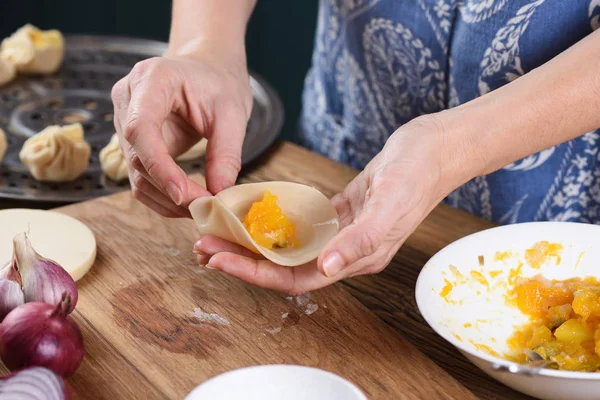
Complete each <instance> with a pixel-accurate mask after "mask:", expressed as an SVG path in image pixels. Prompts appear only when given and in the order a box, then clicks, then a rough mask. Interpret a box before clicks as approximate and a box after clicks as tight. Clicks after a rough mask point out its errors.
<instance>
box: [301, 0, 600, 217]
mask: <svg viewBox="0 0 600 400" xmlns="http://www.w3.org/2000/svg"><path fill="white" fill-rule="evenodd" d="M599 26H600V0H321V4H320V16H319V22H318V28H317V35H316V39H315V52H314V55H313V64H312V68H311V70H310V71H309V73H308V76H307V78H306V83H305V90H304V95H303V101H304V108H303V112H302V116H301V119H300V124H299V125H300V136H301V140H302V142H303V144H304V145H306V146H307V147H309V148H311V149H313V150H315V151H317V152H319V153H321V154H324V155H326V156H328V157H330V158H332V159H334V160H337V161H340V162H343V163H347V164H349V165H351V166H353V167H356V168H362V167H364V166H365V165H366V164H367V163H368V162H369V160H370V159H371V158H373V157H374V156H375V155H376V154H377V153H378V152H379V151H380V150H381V149H382V147H383V145H384V143H385V141H386V140H387V138H388V137H389V136H390V134H391V133H393V132H394V131H395V130H396V129H397V128H398V127H400V126H401V125H402V124H404V123H406V122H408V121H410V120H411V119H413V118H415V117H417V116H419V115H422V114H427V113H432V112H436V111H440V110H442V109H444V108H450V107H454V106H456V105H458V104H461V103H464V102H467V101H469V100H471V99H473V98H476V97H477V96H480V95H483V94H485V93H487V92H489V91H491V90H494V89H496V88H498V87H500V86H502V85H504V84H506V83H508V82H510V81H512V80H514V79H516V78H518V77H519V76H521V75H523V74H525V73H527V72H528V71H531V70H532V69H534V68H536V67H537V66H539V65H541V64H543V63H545V62H546V61H548V60H549V59H551V58H552V57H554V56H556V55H557V54H559V53H560V52H562V51H563V50H565V49H567V48H568V47H570V46H571V45H573V44H574V43H576V42H577V41H579V40H581V39H582V38H583V37H585V36H586V35H588V34H590V33H591V32H592V31H593V30H594V29H596V28H598V27H599ZM542 94H543V93H542ZM499 111H500V110H499ZM500 112H501V111H500ZM599 145H600V134H599V131H593V132H589V133H587V134H585V135H583V136H582V137H579V138H577V139H575V140H573V141H570V142H567V143H564V144H562V145H560V146H556V147H554V148H550V149H547V150H544V151H542V152H540V153H537V154H534V155H532V156H529V157H526V158H524V159H522V160H519V161H517V162H515V163H513V164H510V165H507V166H506V167H504V168H503V169H502V170H500V171H498V172H495V173H493V174H491V175H488V176H485V177H480V178H476V179H474V180H472V181H471V182H468V183H467V184H465V185H464V186H462V187H461V188H459V189H458V190H456V191H455V192H453V193H452V194H451V195H450V196H449V197H448V198H447V199H446V202H448V203H449V204H451V205H453V206H455V207H459V208H462V209H465V210H467V211H470V212H472V213H474V214H477V215H480V216H482V217H485V218H487V219H489V220H493V221H496V222H499V223H515V222H523V221H537V220H563V221H581V222H592V223H600V208H599V207H600V153H599V152H598V149H599Z"/></svg>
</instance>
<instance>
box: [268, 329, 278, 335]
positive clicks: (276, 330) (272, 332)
mask: <svg viewBox="0 0 600 400" xmlns="http://www.w3.org/2000/svg"><path fill="white" fill-rule="evenodd" d="M267 332H269V333H270V334H271V335H277V334H278V333H279V332H281V328H273V329H267Z"/></svg>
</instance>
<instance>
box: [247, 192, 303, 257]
mask: <svg viewBox="0 0 600 400" xmlns="http://www.w3.org/2000/svg"><path fill="white" fill-rule="evenodd" d="M244 226H245V227H246V230H248V233H249V234H250V236H251V237H252V239H254V241H255V242H256V243H257V244H259V245H260V246H262V247H264V248H266V249H272V248H273V247H279V248H287V247H295V248H300V242H299V241H298V239H297V238H296V227H295V225H294V224H293V222H292V221H290V219H289V218H288V217H287V216H286V215H285V214H284V213H283V211H282V210H281V208H280V207H279V205H277V196H275V195H273V194H272V193H271V192H269V191H268V190H267V191H266V192H265V194H264V197H263V199H262V200H260V201H257V202H254V203H253V204H252V207H250V210H249V211H248V214H246V217H245V218H244Z"/></svg>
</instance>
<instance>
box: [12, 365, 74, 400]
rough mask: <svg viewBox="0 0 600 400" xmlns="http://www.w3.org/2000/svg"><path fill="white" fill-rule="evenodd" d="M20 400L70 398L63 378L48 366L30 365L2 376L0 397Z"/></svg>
mask: <svg viewBox="0 0 600 400" xmlns="http://www.w3.org/2000/svg"><path fill="white" fill-rule="evenodd" d="M5 396H7V397H8V398H10V399H15V398H18V399H20V400H70V399H72V396H71V393H70V391H69V389H68V387H67V385H65V382H64V381H63V379H62V378H61V377H60V376H58V375H56V374H55V373H54V372H52V371H50V370H49V369H47V368H42V367H30V368H26V369H22V370H19V371H15V372H13V373H12V374H10V375H7V376H4V377H1V378H0V398H4V397H5Z"/></svg>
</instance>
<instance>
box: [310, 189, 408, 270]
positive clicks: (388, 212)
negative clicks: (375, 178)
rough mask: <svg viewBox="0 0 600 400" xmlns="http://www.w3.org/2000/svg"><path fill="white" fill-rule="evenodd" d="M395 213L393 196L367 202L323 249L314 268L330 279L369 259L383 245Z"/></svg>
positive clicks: (396, 209) (373, 198)
mask: <svg viewBox="0 0 600 400" xmlns="http://www.w3.org/2000/svg"><path fill="white" fill-rule="evenodd" d="M398 213H399V210H398V206H397V203H396V202H395V201H394V196H393V195H391V196H387V195H386V194H385V193H378V194H376V195H374V196H372V197H371V198H369V199H368V200H367V203H366V204H365V205H364V207H363V208H362V210H361V211H360V214H359V215H358V216H356V217H355V219H354V221H353V222H352V223H351V224H350V225H348V226H346V227H344V228H343V229H342V230H341V231H340V232H339V233H338V234H337V235H336V236H335V237H334V238H333V239H332V240H331V241H330V242H329V243H328V244H327V246H326V247H325V249H324V250H323V252H322V253H321V255H320V257H319V259H318V261H317V264H318V267H319V269H320V270H321V272H322V273H323V274H324V275H325V276H327V277H328V278H331V277H333V276H335V275H337V274H339V273H340V272H341V271H342V270H344V269H345V268H347V267H348V266H350V265H352V264H353V263H355V262H357V261H359V260H361V259H363V258H366V257H369V256H371V255H373V254H375V252H377V250H379V248H380V247H381V246H382V245H383V244H384V242H385V239H386V237H387V235H388V233H389V232H390V230H391V229H392V228H393V227H394V225H395V223H396V221H397V219H398V218H397V214H398Z"/></svg>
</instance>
